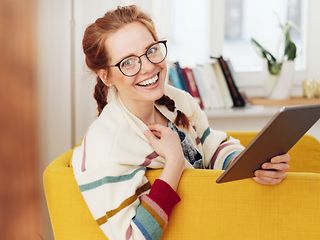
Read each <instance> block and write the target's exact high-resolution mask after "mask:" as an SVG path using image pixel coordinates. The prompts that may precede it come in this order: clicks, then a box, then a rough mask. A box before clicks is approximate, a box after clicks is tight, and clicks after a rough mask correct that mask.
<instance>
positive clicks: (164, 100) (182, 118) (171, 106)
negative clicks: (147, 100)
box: [156, 95, 190, 129]
mask: <svg viewBox="0 0 320 240" xmlns="http://www.w3.org/2000/svg"><path fill="white" fill-rule="evenodd" d="M156 103H157V104H159V105H165V106H166V107H167V108H168V110H169V111H171V112H174V110H175V109H176V106H175V102H174V100H173V99H171V98H170V97H168V96H167V95H163V96H162V97H161V98H160V99H158V100H157V101H156ZM174 123H175V124H176V125H177V126H182V127H184V128H186V129H188V128H189V125H190V124H189V119H188V118H187V116H186V115H185V114H184V113H183V112H181V111H180V110H177V117H176V119H175V120H174Z"/></svg>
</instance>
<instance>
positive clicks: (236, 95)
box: [211, 56, 246, 107]
mask: <svg viewBox="0 0 320 240" xmlns="http://www.w3.org/2000/svg"><path fill="white" fill-rule="evenodd" d="M211 58H213V59H217V60H218V63H219V65H220V67H221V69H222V72H223V75H224V77H225V79H226V82H227V85H228V88H229V91H230V94H231V98H232V102H233V107H244V106H245V105H246V102H245V100H244V98H243V97H242V95H241V94H240V92H239V89H238V87H237V85H236V83H235V81H234V78H233V76H232V74H231V71H230V68H229V66H228V65H227V63H226V61H225V60H224V59H223V57H222V56H220V57H211Z"/></svg>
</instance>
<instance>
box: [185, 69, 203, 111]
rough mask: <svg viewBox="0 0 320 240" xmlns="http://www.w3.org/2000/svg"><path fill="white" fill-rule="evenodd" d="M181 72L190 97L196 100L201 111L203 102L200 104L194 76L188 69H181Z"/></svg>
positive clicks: (200, 100)
mask: <svg viewBox="0 0 320 240" xmlns="http://www.w3.org/2000/svg"><path fill="white" fill-rule="evenodd" d="M182 72H183V74H184V77H185V79H186V80H187V84H188V88H189V90H190V94H191V96H192V97H194V98H195V99H196V100H197V102H198V103H199V105H200V107H201V109H203V108H204V106H203V102H202V99H201V96H200V93H199V90H198V87H197V84H196V81H195V79H194V75H193V72H192V69H191V68H188V67H185V68H182Z"/></svg>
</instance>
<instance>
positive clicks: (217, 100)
mask: <svg viewBox="0 0 320 240" xmlns="http://www.w3.org/2000/svg"><path fill="white" fill-rule="evenodd" d="M199 70H200V73H201V78H202V79H203V82H204V84H205V88H206V91H207V92H208V98H209V101H210V108H224V104H223V101H222V97H221V93H220V90H219V88H218V86H217V84H216V83H215V80H214V78H215V75H214V71H213V69H212V67H211V66H210V64H209V63H208V64H204V65H200V67H199Z"/></svg>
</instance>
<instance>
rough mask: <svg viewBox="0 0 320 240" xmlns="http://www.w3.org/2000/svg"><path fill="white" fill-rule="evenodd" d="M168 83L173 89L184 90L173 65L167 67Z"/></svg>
mask: <svg viewBox="0 0 320 240" xmlns="http://www.w3.org/2000/svg"><path fill="white" fill-rule="evenodd" d="M169 81H170V82H171V83H172V85H173V86H174V87H176V88H179V89H181V90H184V88H183V85H182V83H181V80H180V77H179V75H178V72H177V69H176V67H175V65H171V66H170V67H169Z"/></svg>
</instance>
